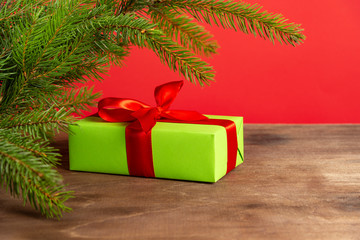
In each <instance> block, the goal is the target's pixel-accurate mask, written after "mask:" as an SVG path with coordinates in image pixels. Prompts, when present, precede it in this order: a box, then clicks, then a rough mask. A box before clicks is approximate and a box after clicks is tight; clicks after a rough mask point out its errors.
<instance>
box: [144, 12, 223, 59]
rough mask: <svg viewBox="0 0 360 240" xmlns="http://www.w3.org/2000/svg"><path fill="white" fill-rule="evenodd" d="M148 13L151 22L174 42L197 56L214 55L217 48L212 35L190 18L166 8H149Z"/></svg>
mask: <svg viewBox="0 0 360 240" xmlns="http://www.w3.org/2000/svg"><path fill="white" fill-rule="evenodd" d="M150 13H151V19H152V21H153V22H154V23H157V24H158V26H159V27H160V28H161V29H162V30H163V31H164V33H166V34H167V35H168V36H169V37H172V38H173V39H174V40H175V41H178V40H179V41H180V44H181V45H183V46H185V47H186V48H189V49H191V50H193V51H194V52H195V53H197V54H204V55H206V56H210V55H211V54H214V53H216V50H217V48H218V47H219V46H218V44H217V42H216V41H215V40H212V38H213V35H211V34H210V33H209V32H208V31H206V30H205V28H204V27H202V26H200V25H198V24H197V23H195V22H193V19H192V18H190V17H188V16H186V15H184V14H183V15H180V14H179V13H178V12H176V11H174V10H172V9H168V8H164V9H161V10H160V9H156V8H150Z"/></svg>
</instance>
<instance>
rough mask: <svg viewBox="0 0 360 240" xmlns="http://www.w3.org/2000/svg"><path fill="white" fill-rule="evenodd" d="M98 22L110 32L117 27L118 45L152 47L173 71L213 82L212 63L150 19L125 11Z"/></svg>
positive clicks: (192, 79) (202, 80) (195, 78)
mask: <svg viewBox="0 0 360 240" xmlns="http://www.w3.org/2000/svg"><path fill="white" fill-rule="evenodd" d="M97 24H99V25H101V26H102V28H101V29H107V30H108V31H109V32H110V33H111V32H112V31H114V30H116V33H117V35H116V36H113V38H114V39H116V40H117V41H118V43H119V44H129V43H131V44H134V45H136V46H139V47H147V48H149V49H151V50H153V51H154V52H155V53H156V54H157V55H158V57H159V58H160V60H161V61H162V62H163V63H166V64H167V65H168V66H169V67H170V68H171V69H172V70H173V71H179V73H181V74H182V75H183V76H185V77H186V78H187V79H188V80H190V81H191V82H193V83H195V82H196V81H197V82H198V83H199V84H200V85H203V84H204V83H205V84H209V82H210V81H213V77H214V73H213V69H212V67H211V66H209V65H208V64H207V63H206V62H204V61H202V60H201V59H200V58H198V57H196V56H195V55H194V54H193V53H192V52H191V51H189V50H188V49H186V48H184V47H182V46H180V45H179V44H177V43H176V42H174V41H172V40H171V39H170V38H168V37H166V36H165V35H164V33H163V32H162V31H161V30H158V29H155V27H156V25H154V24H151V23H150V22H149V21H148V20H147V19H143V18H136V16H135V15H133V14H126V15H120V16H118V17H116V18H113V19H111V20H110V19H108V21H107V22H98V23H97ZM93 25H95V24H93ZM95 26H96V25H95ZM120 36H121V37H120Z"/></svg>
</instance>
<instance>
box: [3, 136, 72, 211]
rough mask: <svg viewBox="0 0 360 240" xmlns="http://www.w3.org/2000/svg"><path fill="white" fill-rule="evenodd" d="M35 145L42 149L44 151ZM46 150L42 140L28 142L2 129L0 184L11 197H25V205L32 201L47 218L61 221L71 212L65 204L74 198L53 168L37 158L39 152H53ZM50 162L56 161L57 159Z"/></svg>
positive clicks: (52, 155)
mask: <svg viewBox="0 0 360 240" xmlns="http://www.w3.org/2000/svg"><path fill="white" fill-rule="evenodd" d="M24 143H25V145H22V144H24ZM36 145H40V146H42V147H41V149H39V147H36ZM36 148H38V149H39V150H36ZM46 148H47V147H46V146H45V147H44V145H43V143H42V142H39V140H36V141H29V140H28V139H27V138H26V137H23V136H21V135H20V134H18V133H16V132H14V131H11V130H0V184H1V185H3V184H5V185H6V188H7V189H8V190H9V192H10V194H11V195H13V196H16V197H20V195H22V198H23V202H24V204H26V203H27V202H29V203H30V205H31V206H33V207H34V208H35V209H40V211H41V213H42V214H44V215H46V216H47V217H54V216H55V217H58V218H59V217H61V215H62V212H68V211H70V210H71V209H70V208H68V207H66V206H65V205H64V201H66V200H67V199H68V198H70V197H72V195H71V194H72V193H71V192H68V191H64V190H63V187H64V186H63V185H62V184H61V181H62V178H61V176H60V175H59V174H58V173H57V172H56V171H55V170H54V169H52V167H51V165H49V164H47V162H45V163H44V162H43V161H42V160H41V159H40V158H39V157H37V156H36V153H39V152H42V153H43V154H45V152H51V151H53V149H52V148H49V149H46ZM26 149H32V151H28V150H26ZM34 152H35V154H34ZM47 157H48V158H49V157H50V158H54V157H56V155H54V154H50V155H47ZM42 158H44V156H42ZM48 162H54V159H52V160H50V161H48Z"/></svg>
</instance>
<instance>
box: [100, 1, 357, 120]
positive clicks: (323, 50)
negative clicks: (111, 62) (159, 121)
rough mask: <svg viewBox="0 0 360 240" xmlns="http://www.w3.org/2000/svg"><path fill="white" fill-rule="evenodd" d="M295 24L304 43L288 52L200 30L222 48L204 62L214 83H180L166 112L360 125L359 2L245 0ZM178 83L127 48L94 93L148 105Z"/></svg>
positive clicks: (151, 58)
mask: <svg viewBox="0 0 360 240" xmlns="http://www.w3.org/2000/svg"><path fill="white" fill-rule="evenodd" d="M248 2H249V3H255V2H257V3H259V4H260V5H262V6H264V9H267V10H269V11H272V12H277V13H282V14H284V15H285V17H287V18H288V19H290V21H293V22H296V23H301V24H302V26H303V28H305V34H306V36H307V39H306V41H305V43H304V44H302V45H300V46H297V47H295V48H294V47H291V46H287V45H280V44H279V43H276V44H275V45H273V44H272V43H271V42H270V41H268V40H263V39H261V38H259V37H257V38H255V37H254V36H252V35H246V34H244V33H242V32H234V31H232V30H223V29H220V28H216V27H210V26H208V25H207V26H206V28H207V29H208V30H209V31H211V32H212V33H213V34H214V35H215V39H216V40H217V41H218V43H219V45H220V46H221V48H220V49H219V54H218V55H214V56H213V57H212V58H211V59H209V60H208V62H210V63H211V64H212V65H213V66H214V69H215V71H216V78H215V79H216V82H214V83H212V84H211V85H210V86H207V87H204V88H201V87H200V86H195V85H193V84H191V83H190V82H186V83H185V85H184V87H183V89H182V91H181V92H180V94H179V95H178V97H177V99H176V100H175V102H174V104H173V106H172V109H188V110H197V111H199V112H201V113H205V114H221V115H241V116H244V117H245V122H247V123H360V105H359V93H360V90H359V89H360V81H359V76H360V74H359V73H360V68H359V66H358V65H359V63H360V61H359V55H360V47H359V39H360V31H359V30H360V3H359V1H357V0H316V1H314V0H311V1H310V0H303V1H288V0H276V1H273V0H257V1H254V0H251V1H248ZM179 79H183V77H182V76H179V74H178V73H174V72H172V71H171V70H169V69H168V68H167V67H166V66H165V65H162V64H161V63H160V61H159V60H158V58H157V57H156V55H155V54H154V53H152V52H151V51H149V50H147V49H137V48H133V49H132V53H131V55H130V56H129V57H128V58H127V60H126V61H125V66H124V67H122V68H119V67H112V68H111V69H110V71H109V76H107V77H105V80H104V81H103V82H102V83H96V84H95V85H96V86H95V89H96V90H101V91H102V92H103V97H110V96H117V97H129V98H135V99H138V100H141V101H143V102H146V103H149V104H154V99H153V89H154V87H155V86H157V85H159V84H162V83H165V82H168V81H175V80H179Z"/></svg>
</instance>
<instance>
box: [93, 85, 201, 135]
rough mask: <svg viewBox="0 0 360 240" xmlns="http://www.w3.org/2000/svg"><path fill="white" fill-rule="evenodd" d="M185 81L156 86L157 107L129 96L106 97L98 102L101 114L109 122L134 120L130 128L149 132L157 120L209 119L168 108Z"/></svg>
mask: <svg viewBox="0 0 360 240" xmlns="http://www.w3.org/2000/svg"><path fill="white" fill-rule="evenodd" d="M183 84H184V82H183V81H175V82H169V83H165V84H163V85H160V86H158V87H156V88H155V93H154V94H155V100H156V104H157V106H156V107H151V106H149V105H147V104H145V103H142V102H140V101H137V100H133V99H128V98H104V99H102V100H100V102H99V104H98V114H99V116H100V117H101V118H102V119H104V120H105V121H108V122H129V121H130V122H132V123H130V124H129V125H128V127H129V128H132V129H135V130H141V131H144V132H149V131H150V130H151V129H152V128H153V127H154V126H155V124H156V121H157V120H161V119H168V120H180V121H198V120H204V119H208V118H207V117H205V116H204V115H202V114H200V113H198V112H195V111H186V110H168V109H169V107H170V105H171V103H172V102H173V101H174V100H175V97H176V96H177V94H178V92H179V91H180V89H181V87H182V86H183Z"/></svg>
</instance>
